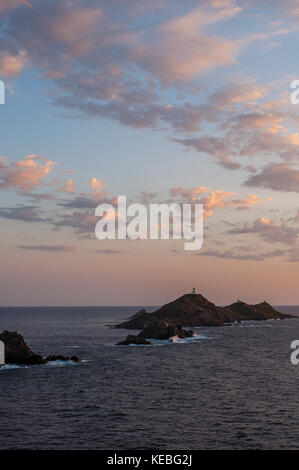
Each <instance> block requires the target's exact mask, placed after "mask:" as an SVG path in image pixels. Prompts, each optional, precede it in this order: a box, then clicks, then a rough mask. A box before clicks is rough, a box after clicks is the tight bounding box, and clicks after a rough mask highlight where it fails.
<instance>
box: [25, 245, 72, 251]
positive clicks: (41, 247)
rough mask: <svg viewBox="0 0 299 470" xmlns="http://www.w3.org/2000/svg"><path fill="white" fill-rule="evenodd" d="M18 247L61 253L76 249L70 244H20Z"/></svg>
mask: <svg viewBox="0 0 299 470" xmlns="http://www.w3.org/2000/svg"><path fill="white" fill-rule="evenodd" d="M18 248H20V249H21V250H29V251H50V252H59V253H61V252H66V253H68V252H73V251H76V247H74V246H70V245H19V246H18Z"/></svg>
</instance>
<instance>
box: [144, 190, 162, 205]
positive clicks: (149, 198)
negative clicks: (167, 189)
mask: <svg viewBox="0 0 299 470" xmlns="http://www.w3.org/2000/svg"><path fill="white" fill-rule="evenodd" d="M157 195H158V193H150V192H148V191H140V193H139V196H140V199H141V203H142V204H150V203H151V202H152V200H153V199H155V198H156V197H157Z"/></svg>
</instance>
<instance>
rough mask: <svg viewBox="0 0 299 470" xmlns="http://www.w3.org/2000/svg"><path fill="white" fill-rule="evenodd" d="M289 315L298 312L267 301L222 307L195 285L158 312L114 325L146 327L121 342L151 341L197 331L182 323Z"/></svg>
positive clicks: (142, 312)
mask: <svg viewBox="0 0 299 470" xmlns="http://www.w3.org/2000/svg"><path fill="white" fill-rule="evenodd" d="M286 318H296V316H294V315H290V314H285V313H281V312H278V311H277V310H275V309H274V308H273V307H272V306H271V305H270V304H269V303H268V302H266V301H264V302H261V303H259V304H255V305H250V304H247V303H246V302H242V301H241V300H238V301H237V302H235V303H233V304H231V305H227V306H226V307H219V306H217V305H215V304H214V303H213V302H210V301H209V300H207V299H206V298H205V297H203V296H202V295H201V294H199V293H197V292H196V291H195V289H193V291H192V292H191V293H190V294H185V295H182V296H181V297H179V298H178V299H176V300H174V301H172V302H169V303H167V304H165V305H163V306H162V307H161V308H159V309H158V310H156V311H154V312H150V313H148V312H147V311H146V310H144V309H142V310H139V311H138V312H137V313H135V315H133V316H132V317H131V318H129V319H128V320H126V321H124V322H122V323H119V324H117V325H114V326H113V327H114V328H126V329H134V330H139V329H140V330H142V331H141V333H139V335H137V336H134V335H129V336H128V337H127V339H126V340H125V341H123V342H121V343H119V344H150V343H149V342H148V339H149V338H155V339H156V338H158V339H168V338H170V337H172V336H178V337H179V338H185V337H187V336H186V335H188V336H191V335H192V334H193V332H192V331H191V332H190V331H188V330H184V329H183V328H182V326H181V325H183V326H184V327H199V326H224V325H225V324H229V323H234V322H240V321H249V320H255V321H262V320H271V319H277V320H284V319H286ZM142 341H143V342H142Z"/></svg>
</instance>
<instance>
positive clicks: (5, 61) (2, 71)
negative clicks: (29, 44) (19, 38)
mask: <svg viewBox="0 0 299 470" xmlns="http://www.w3.org/2000/svg"><path fill="white" fill-rule="evenodd" d="M26 61H27V54H26V51H24V50H20V51H18V52H17V53H16V54H14V55H11V54H9V53H8V52H7V51H0V76H1V77H4V78H10V77H16V76H17V75H19V74H20V73H21V72H22V71H23V69H24V67H25V64H26Z"/></svg>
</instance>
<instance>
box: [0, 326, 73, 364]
mask: <svg viewBox="0 0 299 470" xmlns="http://www.w3.org/2000/svg"><path fill="white" fill-rule="evenodd" d="M0 340H1V341H3V343H4V345H5V363H6V364H20V365H31V366H32V365H37V364H47V362H49V361H69V360H70V361H74V362H79V361H80V359H79V358H78V357H77V356H72V357H71V358H69V357H65V356H61V355H57V356H55V355H52V356H48V357H47V358H43V357H42V356H40V355H39V354H35V353H34V352H33V351H32V350H31V349H30V348H29V346H27V344H26V343H25V340H24V338H23V336H22V335H20V333H18V332H17V331H7V330H5V331H3V333H1V334H0Z"/></svg>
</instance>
